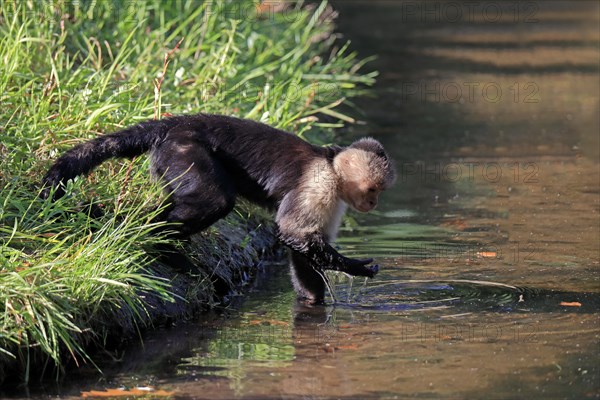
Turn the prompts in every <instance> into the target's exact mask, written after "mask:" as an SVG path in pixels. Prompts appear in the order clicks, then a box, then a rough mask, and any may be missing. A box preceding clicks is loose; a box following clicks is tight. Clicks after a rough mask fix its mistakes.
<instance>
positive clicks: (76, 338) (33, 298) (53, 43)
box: [0, 1, 374, 382]
mask: <svg viewBox="0 0 600 400" xmlns="http://www.w3.org/2000/svg"><path fill="white" fill-rule="evenodd" d="M285 4H287V3H285ZM0 5H1V7H0V10H1V11H0V59H2V60H3V67H2V69H3V70H2V74H0V96H1V97H0V102H1V103H2V107H1V108H0V135H1V136H2V141H1V143H0V155H1V157H0V268H1V269H0V308H1V309H2V310H1V311H2V313H1V314H0V315H1V317H0V318H2V320H1V321H0V326H1V328H0V329H1V330H0V382H1V381H3V380H4V379H5V378H6V377H7V376H9V375H10V376H11V377H14V376H18V379H19V380H21V381H25V382H26V381H28V380H30V379H32V378H33V377H36V378H37V377H38V376H40V375H51V374H55V375H59V374H60V373H61V371H62V370H63V369H64V367H65V366H66V365H81V364H82V363H93V356H91V355H90V352H89V349H91V348H96V349H97V348H102V347H103V346H104V345H105V344H106V343H108V342H109V341H111V340H114V339H115V338H130V337H132V336H135V335H136V334H137V332H138V331H140V330H143V329H147V328H151V327H153V326H157V325H158V324H161V323H164V322H167V321H169V320H173V319H175V320H176V319H180V318H186V317H189V316H190V315H192V314H193V313H194V312H197V311H198V310H202V309H206V308H207V307H210V306H212V305H214V302H215V301H219V300H220V299H221V298H222V295H223V294H224V293H226V292H227V291H228V290H230V289H231V288H233V287H237V286H238V285H239V284H240V283H242V282H244V281H245V280H247V279H248V277H249V276H251V275H252V274H253V273H254V272H255V271H256V269H257V268H259V267H260V264H261V262H262V261H263V260H265V259H268V258H270V257H276V253H275V252H276V248H277V246H276V240H275V236H274V235H273V225H272V223H270V222H268V221H270V219H269V215H268V214H267V213H265V212H263V211H258V210H256V209H254V208H253V207H251V206H249V205H247V204H246V205H241V206H239V207H237V208H236V210H235V211H234V212H233V213H232V214H231V215H230V216H229V217H228V218H227V219H225V220H223V221H220V222H219V223H218V224H216V225H215V226H213V227H211V228H210V229H208V230H207V231H206V232H203V233H201V234H199V235H197V236H196V237H194V238H193V239H192V240H191V241H190V242H189V243H187V244H181V243H175V245H177V246H184V247H185V251H186V253H187V254H189V255H190V257H191V258H192V259H194V260H196V261H197V262H198V264H199V265H200V266H201V268H200V272H199V273H198V274H196V275H194V276H190V275H186V274H180V273H176V272H174V271H172V270H169V269H168V268H167V267H165V266H163V265H160V264H158V263H157V262H156V261H155V260H154V259H153V257H152V254H153V252H152V251H149V250H151V249H152V248H154V247H156V245H158V244H160V243H163V242H164V241H166V240H167V239H165V238H163V237H158V236H155V235H150V232H151V231H152V230H153V229H154V228H155V227H156V223H154V222H152V221H153V216H154V215H155V213H156V211H153V210H155V209H156V206H157V205H158V204H161V201H162V200H163V199H162V197H161V188H160V187H159V185H157V184H149V183H148V182H149V180H148V173H147V170H148V165H147V160H146V158H145V157H140V158H138V159H135V160H133V161H113V162H110V163H106V164H105V165H103V166H102V167H101V168H98V169H97V170H95V171H94V172H93V173H92V174H91V175H90V176H89V177H85V178H79V179H76V180H75V181H74V182H72V183H70V184H69V186H68V188H67V195H66V196H65V197H64V198H62V199H60V200H59V201H57V202H54V203H52V202H49V201H42V200H40V199H39V197H38V192H39V189H40V187H39V182H40V180H41V176H42V175H43V173H44V172H45V170H46V169H47V168H48V166H49V165H50V163H51V162H52V160H54V159H56V157H57V156H58V155H59V154H61V153H62V152H63V151H65V150H66V149H68V148H69V147H71V146H72V145H74V144H76V143H80V142H81V141H82V140H86V139H90V138H93V137H96V136H97V135H101V134H105V133H109V132H112V131H116V130H119V129H121V128H123V127H125V126H128V125H132V124H135V123H137V122H139V121H141V120H146V119H152V118H155V119H158V118H162V117H164V116H168V115H171V114H183V113H195V112H207V113H219V114H227V115H235V116H238V117H242V118H249V119H255V120H260V121H262V122H265V123H267V124H269V125H272V126H275V127H278V128H281V129H285V130H288V131H292V132H295V133H297V134H298V135H300V136H301V137H303V138H305V139H307V140H310V141H312V142H314V143H318V144H324V143H327V142H329V141H331V139H332V137H333V134H332V130H333V129H334V128H337V127H340V126H341V125H342V124H343V122H350V121H352V118H350V117H349V116H346V115H344V114H342V113H341V112H339V111H338V110H337V109H336V108H337V107H338V106H339V105H340V104H342V103H343V102H344V100H345V99H346V98H348V97H352V96H354V95H357V94H359V92H360V87H361V86H363V85H368V84H371V83H372V82H373V77H374V74H368V75H361V74H360V73H359V72H357V71H358V70H359V69H360V67H361V66H362V64H363V63H364V62H363V61H360V60H358V59H356V57H355V56H354V55H353V54H352V53H350V52H349V51H348V49H347V46H342V47H339V43H337V42H336V37H335V35H333V34H332V32H333V18H334V14H333V12H332V11H331V10H330V8H329V7H327V5H326V4H325V3H323V4H321V5H320V6H319V7H316V8H306V7H303V8H293V7H291V6H289V4H287V5H285V6H284V5H282V4H278V3H273V4H272V5H268V3H265V5H264V6H258V7H257V6H255V5H254V4H253V3H252V2H250V1H246V2H241V1H240V2H233V4H228V5H221V4H218V3H212V2H206V3H203V4H197V3H195V2H191V3H180V2H168V3H162V2H160V1H149V2H144V3H140V4H138V3H137V2H126V3H124V4H123V5H120V3H119V2H117V3H113V2H94V3H91V4H86V5H83V4H81V3H70V2H69V3H62V2H34V3H15V2H8V1H0ZM90 201H93V202H94V203H95V204H96V205H97V206H99V207H101V208H102V211H103V212H102V215H101V216H98V217H96V218H90V215H88V214H89V211H88V210H89V208H88V207H86V206H84V205H85V204H87V203H89V202H90ZM82 204H83V205H82ZM216 282H218V284H217V285H215V283H216ZM217 292H218V293H217ZM9 372H10V374H9Z"/></svg>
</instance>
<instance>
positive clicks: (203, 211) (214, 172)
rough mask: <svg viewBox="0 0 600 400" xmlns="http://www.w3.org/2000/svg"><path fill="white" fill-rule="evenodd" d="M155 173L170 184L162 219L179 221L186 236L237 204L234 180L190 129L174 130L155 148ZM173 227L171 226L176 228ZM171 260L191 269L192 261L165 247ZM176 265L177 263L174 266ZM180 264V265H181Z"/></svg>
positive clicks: (153, 162)
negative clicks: (167, 203)
mask: <svg viewBox="0 0 600 400" xmlns="http://www.w3.org/2000/svg"><path fill="white" fill-rule="evenodd" d="M152 168H153V173H154V174H155V175H157V177H159V178H161V179H162V180H163V181H165V182H166V183H167V192H168V195H169V203H170V205H169V206H168V207H167V209H166V210H165V211H164V212H163V213H162V215H161V216H160V218H161V219H162V220H164V221H166V222H172V223H176V225H175V226H174V227H173V228H175V229H177V231H178V235H177V236H178V237H181V238H185V237H188V236H189V235H191V234H193V233H196V232H199V231H201V230H203V229H205V228H207V227H208V226H210V225H212V224H213V223H215V222H216V221H218V220H219V219H221V218H223V217H225V216H226V215H227V214H229V212H231V210H232V209H233V207H234V205H235V198H236V190H235V187H234V185H233V183H232V182H233V180H232V179H231V178H230V177H229V176H228V174H227V171H226V170H225V168H224V167H223V166H222V165H221V162H220V161H219V160H218V159H217V158H216V157H215V156H214V155H213V154H211V152H210V151H209V150H208V149H207V148H205V147H204V145H203V144H202V143H200V142H198V141H196V140H194V139H193V135H191V134H190V133H189V132H187V131H173V132H170V133H169V134H168V136H167V139H166V140H165V141H164V142H163V143H162V144H161V145H160V146H159V147H158V148H156V149H155V150H154V153H153V155H152ZM173 228H171V229H173ZM165 250H166V251H165V252H164V253H165V259H166V261H167V263H169V264H171V266H172V267H173V268H175V269H178V270H179V269H180V270H181V271H182V272H190V271H189V270H190V268H189V267H190V266H189V263H191V261H189V260H188V261H187V263H186V261H185V260H184V259H187V257H185V256H184V255H182V254H179V253H178V252H177V250H175V249H173V248H172V247H171V248H169V249H165ZM173 264H176V265H173ZM178 265H179V267H180V268H178Z"/></svg>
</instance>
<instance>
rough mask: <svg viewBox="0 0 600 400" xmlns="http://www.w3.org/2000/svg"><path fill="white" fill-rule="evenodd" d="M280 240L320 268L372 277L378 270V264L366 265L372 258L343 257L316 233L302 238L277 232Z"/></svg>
mask: <svg viewBox="0 0 600 400" xmlns="http://www.w3.org/2000/svg"><path fill="white" fill-rule="evenodd" d="M279 238H280V240H281V241H282V242H283V243H285V244H286V245H287V246H288V247H290V248H291V249H292V250H295V251H297V252H299V253H301V254H302V255H304V256H305V257H307V258H308V259H309V260H311V261H312V263H313V265H318V266H319V268H320V269H324V270H327V269H329V270H333V271H340V272H344V273H346V274H348V275H352V276H367V277H369V278H373V277H374V276H375V274H377V272H379V265H371V266H367V264H370V263H371V262H373V259H372V258H365V259H356V258H348V257H344V256H343V255H341V254H340V253H338V252H337V251H336V250H335V249H334V248H333V247H331V245H330V244H329V243H327V242H326V241H325V240H324V239H323V236H322V235H319V234H317V233H315V234H311V235H307V236H305V237H302V238H298V237H294V236H292V235H285V234H283V233H282V232H280V234H279Z"/></svg>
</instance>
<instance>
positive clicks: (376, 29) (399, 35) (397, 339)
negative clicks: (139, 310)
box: [24, 1, 600, 399]
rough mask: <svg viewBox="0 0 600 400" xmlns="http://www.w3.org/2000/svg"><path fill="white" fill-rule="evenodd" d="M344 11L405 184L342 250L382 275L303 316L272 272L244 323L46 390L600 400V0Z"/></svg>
mask: <svg viewBox="0 0 600 400" xmlns="http://www.w3.org/2000/svg"><path fill="white" fill-rule="evenodd" d="M334 5H335V7H336V9H337V10H338V11H339V12H340V18H339V24H340V31H341V32H343V34H344V36H345V37H346V38H349V39H351V40H352V41H353V45H352V46H353V48H354V49H357V50H358V51H359V52H360V54H361V55H362V56H368V55H371V54H377V55H378V58H377V60H375V61H374V62H373V63H372V64H371V65H372V67H373V68H376V69H378V70H379V71H380V72H381V74H380V77H379V79H378V84H377V87H376V89H375V91H374V94H373V96H374V97H373V98H371V99H364V100H363V101H361V102H359V104H357V106H358V109H359V110H361V112H364V114H363V115H362V117H361V119H362V120H364V121H365V122H366V124H365V125H358V126H355V127H353V128H352V129H351V132H350V134H351V135H357V136H358V135H364V134H369V135H373V136H376V137H377V138H379V139H381V140H382V141H383V142H384V143H385V145H386V146H387V148H388V149H389V150H390V152H391V153H392V154H393V155H394V157H395V158H396V159H397V160H398V172H399V177H398V184H397V186H396V188H395V189H394V190H393V191H391V192H390V193H387V194H386V195H385V196H384V198H383V199H382V208H381V209H380V210H379V211H378V212H377V213H375V214H373V215H370V216H365V215H357V214H353V215H352V216H353V217H354V218H355V219H356V221H357V224H349V226H346V227H345V228H344V229H343V231H342V234H341V238H340V240H339V244H340V246H341V247H342V249H343V250H344V251H345V252H346V253H347V254H352V255H357V256H358V255H361V256H366V255H369V256H373V257H375V258H376V259H377V261H378V262H379V263H380V264H381V265H382V266H383V268H382V271H381V273H380V274H379V275H378V276H377V278H376V279H374V280H372V281H370V282H368V283H366V284H365V283H364V282H363V281H362V280H360V281H359V280H355V281H354V282H349V281H347V280H341V281H340V282H337V283H335V293H336V298H337V303H338V304H337V305H336V306H332V305H330V306H327V307H317V308H302V307H301V306H299V305H297V304H296V302H295V299H294V295H293V292H292V289H291V286H290V284H289V278H288V277H287V274H286V271H285V267H273V268H272V271H274V272H273V273H272V274H270V275H269V276H268V277H263V278H262V279H263V282H262V283H261V284H259V285H258V288H257V290H256V291H255V292H253V293H251V295H250V296H249V297H248V298H247V299H246V300H244V302H243V304H242V305H241V307H240V308H239V309H232V310H231V311H230V312H229V313H228V315H229V316H228V317H227V318H224V317H215V318H207V319H206V320H205V321H199V322H197V323H195V324H185V325H181V326H177V327H174V328H171V329H167V330H163V331H159V332H156V333H153V334H151V335H149V336H148V337H147V338H146V340H145V342H144V345H143V346H141V347H132V348H130V349H128V350H127V351H126V352H125V354H124V355H123V356H122V359H121V360H120V361H119V362H113V363H107V364H106V365H103V368H104V369H105V371H106V374H105V376H104V377H103V378H101V379H98V377H97V375H95V374H92V375H91V377H85V376H80V377H77V378H76V379H77V382H74V379H75V378H73V376H72V375H71V378H70V379H69V381H68V382H64V383H61V384H60V385H58V386H49V387H44V388H41V389H39V391H37V390H34V391H33V392H31V394H32V395H33V396H39V395H41V394H52V395H60V396H62V397H70V396H78V395H79V394H80V393H81V392H82V391H89V390H103V389H107V388H115V387H121V386H126V387H136V386H152V387H155V388H159V389H163V390H166V391H173V392H174V393H175V396H178V397H195V398H203V399H229V398H244V399H279V398H281V399H299V398H302V399H313V398H314V399H318V398H354V399H366V398H390V399H392V398H408V397H415V398H464V399H472V398H486V399H517V398H544V399H546V398H552V399H554V398H570V399H582V398H598V397H600V389H599V385H600V376H599V374H600V368H599V350H600V347H599V344H600V343H599V339H600V329H599V328H600V326H599V320H598V307H599V306H600V297H599V292H600V286H599V273H598V271H599V267H600V254H599V246H600V245H599V243H600V234H599V222H600V219H599V215H600V214H599V213H600V196H599V195H600V183H599V182H600V172H599V160H598V157H599V136H600V134H599V130H600V129H599V110H600V106H599V87H600V80H599V75H598V60H599V56H600V52H599V43H600V41H599V37H598V28H599V20H598V12H599V6H598V3H597V2H594V1H547V2H536V1H532V2H516V1H514V2H513V1H507V2H504V1H501V2H497V1H480V2H443V1H440V2H437V1H429V2H421V1H337V2H334ZM24 394H26V393H24Z"/></svg>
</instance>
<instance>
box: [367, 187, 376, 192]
mask: <svg viewBox="0 0 600 400" xmlns="http://www.w3.org/2000/svg"><path fill="white" fill-rule="evenodd" d="M376 191H377V189H375V188H372V187H370V188H369V189H368V192H369V193H375V192H376Z"/></svg>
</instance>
